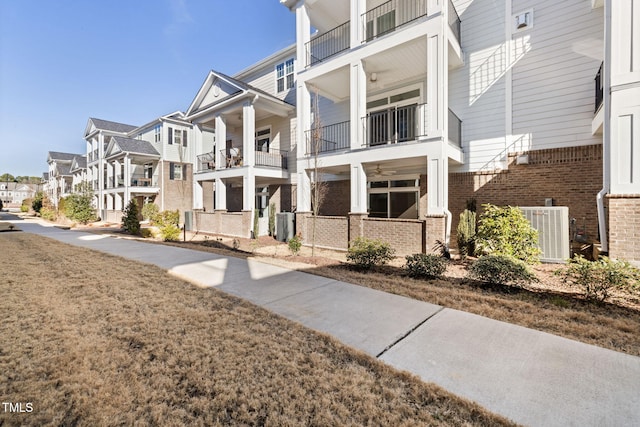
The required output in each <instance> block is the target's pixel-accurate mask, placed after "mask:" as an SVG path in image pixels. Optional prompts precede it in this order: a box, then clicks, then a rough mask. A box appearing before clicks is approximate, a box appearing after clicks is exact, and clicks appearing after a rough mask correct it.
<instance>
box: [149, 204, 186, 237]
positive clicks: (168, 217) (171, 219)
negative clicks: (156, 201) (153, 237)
mask: <svg viewBox="0 0 640 427" xmlns="http://www.w3.org/2000/svg"><path fill="white" fill-rule="evenodd" d="M154 221H155V222H156V225H157V226H158V229H159V230H160V237H162V240H164V241H172V240H179V239H180V211H179V210H177V209H176V210H175V211H162V212H160V213H158V214H156V215H155V218H154Z"/></svg>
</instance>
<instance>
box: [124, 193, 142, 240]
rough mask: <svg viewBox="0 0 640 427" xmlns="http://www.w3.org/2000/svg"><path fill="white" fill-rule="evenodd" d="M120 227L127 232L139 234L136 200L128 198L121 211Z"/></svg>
mask: <svg viewBox="0 0 640 427" xmlns="http://www.w3.org/2000/svg"><path fill="white" fill-rule="evenodd" d="M122 228H123V229H124V231H126V232H127V233H129V234H140V219H139V218H138V202H137V201H136V199H131V200H129V203H127V207H126V208H124V210H123V211H122Z"/></svg>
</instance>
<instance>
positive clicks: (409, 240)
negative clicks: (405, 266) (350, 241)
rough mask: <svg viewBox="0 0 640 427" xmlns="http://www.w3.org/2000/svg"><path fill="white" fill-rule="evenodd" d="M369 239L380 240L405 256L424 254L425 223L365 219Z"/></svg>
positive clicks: (365, 231)
mask: <svg viewBox="0 0 640 427" xmlns="http://www.w3.org/2000/svg"><path fill="white" fill-rule="evenodd" d="M363 233H364V237H365V238H367V239H380V240H382V241H384V242H387V243H389V244H390V245H391V247H392V248H394V249H395V250H396V255H398V256H404V255H411V254H415V253H421V252H423V237H424V235H425V233H424V221H420V220H413V219H386V218H364V219H363Z"/></svg>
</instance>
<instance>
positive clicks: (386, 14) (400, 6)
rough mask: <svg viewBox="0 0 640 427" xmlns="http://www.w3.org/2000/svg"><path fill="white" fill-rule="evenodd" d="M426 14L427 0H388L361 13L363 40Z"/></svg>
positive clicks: (373, 37)
mask: <svg viewBox="0 0 640 427" xmlns="http://www.w3.org/2000/svg"><path fill="white" fill-rule="evenodd" d="M426 15H427V0H389V1H388V2H386V3H383V4H381V5H380V6H378V7H376V8H373V9H371V10H369V11H368V12H366V13H364V14H363V15H362V29H363V34H364V35H365V41H367V42H369V41H371V40H374V39H376V38H377V37H381V36H383V35H385V34H389V33H391V32H393V31H395V30H396V29H397V28H400V27H402V26H403V25H406V24H409V23H410V22H412V21H415V20H416V19H418V18H421V17H423V16H426Z"/></svg>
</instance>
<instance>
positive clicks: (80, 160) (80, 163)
mask: <svg viewBox="0 0 640 427" xmlns="http://www.w3.org/2000/svg"><path fill="white" fill-rule="evenodd" d="M86 168H87V158H86V157H85V156H75V157H74V158H73V160H72V161H71V172H75V171H77V170H82V169H86Z"/></svg>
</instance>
